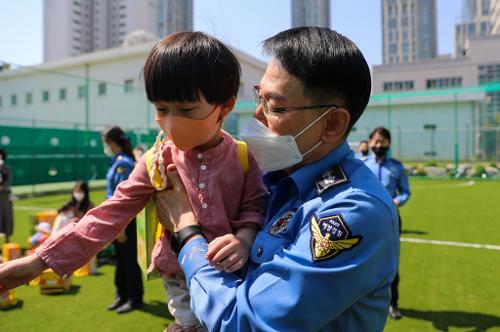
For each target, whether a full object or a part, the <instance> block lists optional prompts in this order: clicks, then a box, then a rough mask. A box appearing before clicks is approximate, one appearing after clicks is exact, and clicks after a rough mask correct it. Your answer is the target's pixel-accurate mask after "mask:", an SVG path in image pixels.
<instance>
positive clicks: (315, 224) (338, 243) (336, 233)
mask: <svg viewBox="0 0 500 332" xmlns="http://www.w3.org/2000/svg"><path fill="white" fill-rule="evenodd" d="M310 227H311V255H312V258H313V260H314V261H319V260H324V259H327V258H331V257H334V256H336V255H338V254H339V253H341V252H342V251H343V250H348V249H351V248H353V247H354V246H356V245H357V244H359V242H360V241H361V238H362V237H361V236H356V237H351V234H350V233H351V232H350V230H349V228H348V227H347V225H346V223H345V221H344V220H343V219H342V216H341V215H340V214H337V215H333V216H329V217H324V218H321V219H320V220H319V221H318V220H317V219H316V216H313V217H312V218H311V222H310Z"/></svg>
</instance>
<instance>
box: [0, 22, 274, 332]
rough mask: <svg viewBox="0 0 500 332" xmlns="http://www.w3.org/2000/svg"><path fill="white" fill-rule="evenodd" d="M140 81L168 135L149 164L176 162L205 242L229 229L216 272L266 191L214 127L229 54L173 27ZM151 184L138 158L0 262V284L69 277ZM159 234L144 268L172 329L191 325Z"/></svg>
mask: <svg viewBox="0 0 500 332" xmlns="http://www.w3.org/2000/svg"><path fill="white" fill-rule="evenodd" d="M144 80H145V88H146V93H147V97H148V99H149V100H150V101H151V102H152V103H154V105H155V107H156V110H157V111H156V121H157V122H158V124H159V126H160V128H162V130H163V131H164V132H165V133H166V135H167V137H168V139H167V140H166V141H164V142H163V144H161V146H158V145H157V146H156V149H157V153H158V154H157V156H156V159H157V161H158V163H157V166H158V167H159V168H160V171H164V169H165V167H166V166H167V165H169V164H175V165H176V168H177V171H178V173H179V174H180V176H181V178H182V180H183V183H184V186H185V187H186V191H187V193H188V195H189V200H190V203H191V206H192V208H193V212H194V214H195V216H196V218H197V220H198V221H199V223H200V225H201V229H202V231H203V234H204V236H205V237H206V238H207V239H208V240H209V241H212V240H214V239H216V238H217V237H219V236H222V235H225V234H229V233H234V236H232V237H230V241H227V244H226V246H225V247H224V248H223V249H221V250H220V252H219V253H221V254H223V256H224V257H225V259H226V260H228V262H229V264H228V263H226V264H224V266H225V267H226V269H225V270H226V271H228V272H233V271H236V270H238V269H240V268H241V267H242V266H243V265H244V264H245V263H246V261H247V259H248V250H249V248H250V247H251V245H252V243H253V240H254V238H255V235H256V233H257V231H258V230H259V229H260V227H261V226H262V222H263V219H264V212H265V200H266V192H267V191H266V189H265V187H264V185H263V183H262V180H261V172H260V170H259V168H258V166H257V163H256V162H255V160H254V159H253V157H252V156H251V155H248V163H249V167H248V169H247V170H246V171H245V170H244V169H243V167H242V166H241V163H240V161H239V158H238V151H237V144H236V142H235V141H234V139H233V138H231V136H229V135H228V134H227V133H225V132H224V131H222V130H221V127H222V120H223V119H224V117H225V116H227V115H228V114H229V112H230V111H231V110H232V108H233V107H234V104H235V102H236V95H237V92H238V87H239V84H240V67H239V64H238V61H237V60H236V58H235V56H234V55H233V54H232V53H231V51H229V49H228V48H227V47H225V46H224V45H223V44H222V43H221V42H220V41H218V40H216V39H215V38H212V37H210V36H207V35H205V34H203V33H201V32H184V33H177V34H173V35H170V36H168V37H166V38H165V39H163V40H162V41H160V42H159V43H157V44H156V45H155V46H154V47H153V49H152V50H151V53H150V54H149V57H148V59H147V61H146V64H145V66H144ZM167 188H168V187H167ZM154 191H155V189H154V187H153V185H152V184H151V181H150V178H149V174H148V172H147V168H146V163H145V158H144V157H143V158H142V159H141V160H140V161H139V162H138V163H137V165H136V167H135V169H134V171H133V172H132V174H131V175H130V177H129V179H128V180H127V181H124V182H122V183H121V184H120V185H119V186H118V187H117V189H116V191H115V194H114V195H113V197H111V198H110V199H108V200H106V201H105V202H104V203H102V204H101V205H100V206H99V207H97V208H95V209H93V210H91V211H89V212H88V213H87V215H86V216H85V217H83V218H82V219H81V220H80V222H79V223H77V224H74V225H70V226H68V227H66V228H65V229H64V230H62V231H61V232H60V233H59V234H57V236H56V237H54V238H50V239H49V240H47V241H46V242H45V243H44V244H43V245H42V246H41V247H39V248H38V249H37V251H36V253H37V254H38V255H33V256H34V257H32V258H29V257H28V258H26V259H23V260H19V261H17V262H16V263H7V264H4V265H2V266H0V288H2V286H3V288H4V290H5V289H9V288H13V287H16V286H18V285H20V284H23V283H26V282H27V281H28V280H30V279H31V278H33V277H35V276H36V275H38V273H39V272H41V271H42V270H43V269H45V268H46V267H47V266H49V267H51V268H52V269H54V271H56V272H57V273H58V274H59V275H62V276H67V275H70V274H71V273H72V272H73V271H74V270H75V269H77V268H78V267H80V266H81V265H83V264H84V263H85V262H86V261H88V260H89V259H90V258H91V257H92V256H94V255H95V254H96V253H97V251H98V250H99V249H100V248H102V247H103V246H105V245H106V244H107V243H109V242H110V241H111V240H113V238H114V237H116V236H117V235H118V234H119V232H120V231H121V230H123V229H124V228H125V226H126V225H127V223H128V222H129V221H130V220H131V219H132V218H134V217H135V215H136V214H137V213H138V212H139V211H140V210H141V209H142V208H144V206H145V205H146V203H147V201H148V200H149V198H150V197H151V195H152V194H153V193H154ZM169 238H170V234H169V233H168V232H165V233H164V234H163V235H162V237H161V240H160V243H159V244H157V246H156V247H155V249H154V251H153V265H154V267H155V268H156V269H158V271H159V272H160V273H162V274H163V275H164V277H165V285H166V288H167V293H168V294H167V299H168V305H169V310H170V311H171V313H172V315H173V316H174V318H175V325H172V326H171V327H169V329H170V330H172V331H173V330H182V329H188V328H192V327H193V325H195V326H196V325H198V324H199V323H198V321H197V320H196V318H195V317H194V315H193V314H192V313H191V310H190V308H189V294H188V292H187V289H186V288H185V287H186V286H185V282H184V280H183V277H182V274H181V269H180V268H179V265H178V262H177V258H176V257H175V256H174V255H173V254H172V250H171V248H170V244H169ZM1 291H2V290H1V289H0V292H1Z"/></svg>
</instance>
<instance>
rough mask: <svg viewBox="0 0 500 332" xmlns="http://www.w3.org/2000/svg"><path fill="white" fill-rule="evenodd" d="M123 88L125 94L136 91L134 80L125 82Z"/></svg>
mask: <svg viewBox="0 0 500 332" xmlns="http://www.w3.org/2000/svg"><path fill="white" fill-rule="evenodd" d="M123 88H124V89H125V92H132V91H134V80H132V79H129V80H125V84H124V86H123Z"/></svg>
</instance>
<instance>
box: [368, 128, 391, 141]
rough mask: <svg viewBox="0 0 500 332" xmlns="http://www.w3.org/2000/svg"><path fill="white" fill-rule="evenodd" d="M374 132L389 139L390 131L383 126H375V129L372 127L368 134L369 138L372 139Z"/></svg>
mask: <svg viewBox="0 0 500 332" xmlns="http://www.w3.org/2000/svg"><path fill="white" fill-rule="evenodd" d="M375 134H379V135H381V136H382V137H383V138H385V139H386V140H388V141H389V142H390V141H391V132H390V131H389V129H387V128H385V127H377V128H375V129H373V130H372V132H371V134H370V139H372V138H373V136H374V135H375Z"/></svg>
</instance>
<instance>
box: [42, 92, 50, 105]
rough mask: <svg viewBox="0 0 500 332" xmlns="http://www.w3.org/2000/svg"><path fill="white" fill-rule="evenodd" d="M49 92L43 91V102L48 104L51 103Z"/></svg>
mask: <svg viewBox="0 0 500 332" xmlns="http://www.w3.org/2000/svg"><path fill="white" fill-rule="evenodd" d="M49 97H50V96H49V91H47V90H45V91H42V101H43V102H48V101H49V99H50V98H49Z"/></svg>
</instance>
